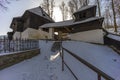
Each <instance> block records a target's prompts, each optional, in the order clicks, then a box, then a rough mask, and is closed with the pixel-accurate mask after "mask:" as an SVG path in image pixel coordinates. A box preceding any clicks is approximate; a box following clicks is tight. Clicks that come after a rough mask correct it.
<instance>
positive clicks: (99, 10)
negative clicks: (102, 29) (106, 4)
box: [96, 0, 101, 17]
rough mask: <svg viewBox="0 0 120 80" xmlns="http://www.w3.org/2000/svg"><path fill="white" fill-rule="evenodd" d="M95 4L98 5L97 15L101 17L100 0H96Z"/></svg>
mask: <svg viewBox="0 0 120 80" xmlns="http://www.w3.org/2000/svg"><path fill="white" fill-rule="evenodd" d="M96 2H97V5H98V14H99V17H101V7H100V0H97V1H96Z"/></svg>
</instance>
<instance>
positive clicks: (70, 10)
mask: <svg viewBox="0 0 120 80" xmlns="http://www.w3.org/2000/svg"><path fill="white" fill-rule="evenodd" d="M68 11H69V14H70V17H71V18H73V13H74V12H75V9H74V4H73V3H72V2H71V1H69V2H68Z"/></svg>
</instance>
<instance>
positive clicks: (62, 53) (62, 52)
mask: <svg viewBox="0 0 120 80" xmlns="http://www.w3.org/2000/svg"><path fill="white" fill-rule="evenodd" d="M61 55H62V71H64V51H63V48H61Z"/></svg>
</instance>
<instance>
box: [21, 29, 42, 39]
mask: <svg viewBox="0 0 120 80" xmlns="http://www.w3.org/2000/svg"><path fill="white" fill-rule="evenodd" d="M21 38H22V39H39V38H40V36H39V30H36V29H32V28H27V29H26V30H25V31H23V32H22V37H21Z"/></svg>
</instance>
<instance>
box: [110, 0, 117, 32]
mask: <svg viewBox="0 0 120 80" xmlns="http://www.w3.org/2000/svg"><path fill="white" fill-rule="evenodd" d="M111 3H112V4H111V5H112V11H113V19H114V28H115V30H114V31H115V32H117V22H116V13H115V6H114V1H113V0H111Z"/></svg>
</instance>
